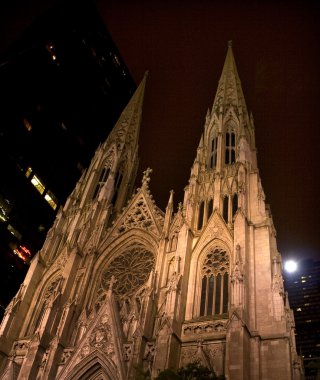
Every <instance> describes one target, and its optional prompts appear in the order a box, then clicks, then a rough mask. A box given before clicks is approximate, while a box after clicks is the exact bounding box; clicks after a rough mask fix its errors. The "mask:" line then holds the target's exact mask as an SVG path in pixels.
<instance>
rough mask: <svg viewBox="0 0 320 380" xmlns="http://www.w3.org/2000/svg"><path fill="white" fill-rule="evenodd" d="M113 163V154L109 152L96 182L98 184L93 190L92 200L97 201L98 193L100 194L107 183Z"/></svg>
mask: <svg viewBox="0 0 320 380" xmlns="http://www.w3.org/2000/svg"><path fill="white" fill-rule="evenodd" d="M113 161H114V152H113V151H111V152H110V154H109V156H108V157H107V158H106V161H105V163H104V166H103V168H102V170H101V172H100V176H99V180H98V182H97V184H96V187H95V189H94V192H93V197H92V199H97V198H98V196H99V193H100V191H101V189H102V187H103V185H104V184H105V183H106V182H107V179H108V177H109V174H110V170H111V167H112V164H113Z"/></svg>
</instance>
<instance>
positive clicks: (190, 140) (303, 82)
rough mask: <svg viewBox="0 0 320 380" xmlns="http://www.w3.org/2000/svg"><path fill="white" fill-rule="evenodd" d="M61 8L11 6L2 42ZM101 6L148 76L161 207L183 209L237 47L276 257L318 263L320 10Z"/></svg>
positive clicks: (137, 75)
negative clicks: (229, 52)
mask: <svg viewBox="0 0 320 380" xmlns="http://www.w3.org/2000/svg"><path fill="white" fill-rule="evenodd" d="M56 2H57V1H56ZM56 2H55V1H53V0H52V1H51V2H40V1H34V4H35V5H34V6H33V7H31V6H30V4H31V3H30V2H29V7H28V8H26V9H25V10H24V9H23V7H19V8H18V9H16V10H13V7H14V2H13V3H11V4H12V5H11V9H9V10H7V12H6V16H5V17H4V20H2V21H3V23H2V26H1V28H0V33H1V34H2V35H5V34H6V33H7V35H8V37H10V38H11V39H13V38H14V37H15V36H17V35H18V34H19V33H20V32H21V30H23V28H24V27H25V26H27V24H28V22H29V21H30V20H31V19H32V17H34V15H35V14H36V13H37V12H38V13H39V12H40V10H45V9H46V7H48V5H49V4H51V3H56ZM95 3H96V5H97V7H98V9H99V11H100V13H101V16H102V17H103V19H104V20H105V23H106V25H107V28H108V29H109V31H110V33H111V35H112V37H113V39H114V41H115V43H116V45H117V46H118V48H119V50H120V53H121V55H122V57H123V58H124V61H125V62H126V64H127V66H128V68H129V70H130V72H131V73H132V75H133V77H134V79H135V80H136V82H137V83H139V81H140V80H141V78H142V77H143V73H144V71H145V70H149V71H150V76H149V79H148V84H147V90H146V95H145V105H144V114H143V124H142V129H141V139H140V156H141V165H140V171H139V178H141V172H142V170H144V169H145V168H146V167H148V166H150V167H151V168H152V169H153V174H152V179H151V185H150V187H151V191H152V193H153V195H154V198H155V200H156V202H157V204H158V205H159V206H160V207H161V208H162V209H164V208H165V205H166V202H167V199H168V195H169V190H170V189H174V190H175V202H176V204H177V203H178V202H179V201H181V200H182V196H183V188H184V186H185V185H187V183H188V179H189V175H190V168H191V165H192V163H193V160H194V157H195V152H196V148H197V145H198V142H199V138H200V135H201V133H202V130H203V124H204V117H205V114H206V110H207V108H211V106H212V103H213V99H214V96H215V92H216V88H217V83H218V80H219V77H220V74H221V70H222V66H223V62H224V59H225V55H226V47H227V41H228V40H232V41H233V47H234V49H233V50H234V55H235V59H236V63H237V67H238V72H239V75H240V79H241V82H242V87H243V91H244V95H245V98H246V102H247V107H248V109H249V111H252V112H253V115H254V119H255V126H256V144H257V148H258V165H259V169H260V175H261V178H262V184H263V187H264V190H265V194H266V200H267V203H269V204H270V206H271V211H272V214H273V219H274V224H275V227H276V230H277V233H278V249H279V250H280V252H281V253H282V255H283V257H284V258H288V257H298V258H302V257H317V258H320V231H319V229H320V222H319V218H320V195H319V187H320V186H319V184H320V181H319V178H318V177H319V169H320V164H319V162H320V159H319V153H320V152H319V151H320V144H319V137H320V118H319V112H318V109H319V108H320V106H319V105H318V104H319V99H320V75H319V68H320V62H319V61H320V38H319V37H320V33H319V32H320V26H319V19H320V12H319V8H318V7H317V6H316V5H313V4H310V2H308V1H301V2H300V1H299V2H298V1H268V2H267V1H245V2H240V1H221V2H217V1H212V0H211V1H209V0H208V1H184V2H182V1H122V0H110V1H107V0H95ZM0 13H1V10H0ZM0 21H1V19H0ZM9 40H10V39H9ZM7 41H8V40H6V39H4V41H1V44H2V45H1V48H4V47H5V44H6V43H8V42H7Z"/></svg>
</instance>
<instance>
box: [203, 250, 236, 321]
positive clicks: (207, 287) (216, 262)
mask: <svg viewBox="0 0 320 380" xmlns="http://www.w3.org/2000/svg"><path fill="white" fill-rule="evenodd" d="M228 286H229V255H228V253H227V252H226V251H225V250H224V249H222V248H218V247H216V248H214V249H213V250H212V251H210V252H209V253H208V254H207V255H206V257H205V259H204V260H203V263H202V266H201V299H200V316H205V315H216V314H224V313H226V312H227V311H228V296H229V295H228V293H229V292H228Z"/></svg>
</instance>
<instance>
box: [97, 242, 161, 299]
mask: <svg viewBox="0 0 320 380" xmlns="http://www.w3.org/2000/svg"><path fill="white" fill-rule="evenodd" d="M154 262H155V260H154V255H153V254H152V253H151V252H150V251H148V250H147V249H145V248H144V247H143V246H140V245H136V246H134V247H132V248H129V249H128V250H127V251H125V252H123V253H122V254H121V255H119V256H117V257H116V258H115V259H113V260H112V262H111V263H110V265H108V268H107V270H106V271H104V272H103V273H102V278H101V287H100V289H99V292H98V293H99V294H100V295H102V294H104V293H105V292H106V291H107V290H108V289H109V284H110V280H111V277H112V276H114V278H115V280H116V281H115V283H114V284H113V286H112V290H113V292H114V293H115V294H117V295H119V296H123V295H126V296H130V295H132V294H133V293H135V292H136V291H137V290H138V289H139V288H140V287H141V286H142V285H143V284H145V282H146V281H147V280H148V277H149V275H150V272H151V270H152V269H153V268H154Z"/></svg>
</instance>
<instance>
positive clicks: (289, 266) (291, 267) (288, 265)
mask: <svg viewBox="0 0 320 380" xmlns="http://www.w3.org/2000/svg"><path fill="white" fill-rule="evenodd" d="M297 267H298V266H297V263H296V262H295V261H293V260H288V261H286V262H285V264H284V269H285V270H286V271H287V272H289V273H293V272H295V271H296V270H297Z"/></svg>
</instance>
